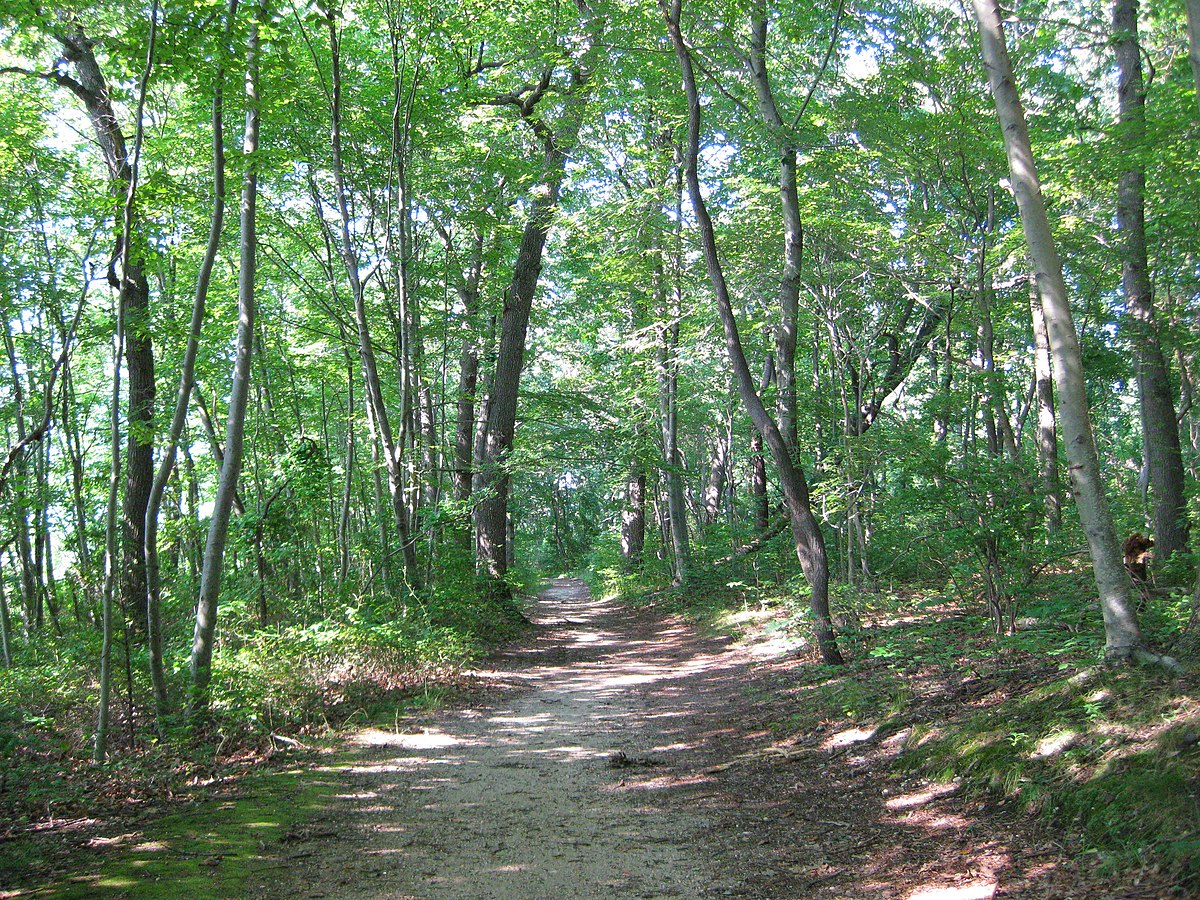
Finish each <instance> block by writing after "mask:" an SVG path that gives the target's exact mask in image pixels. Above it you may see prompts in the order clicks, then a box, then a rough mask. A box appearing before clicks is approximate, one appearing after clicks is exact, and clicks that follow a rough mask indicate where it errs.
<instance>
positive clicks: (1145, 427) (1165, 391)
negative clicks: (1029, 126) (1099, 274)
mask: <svg viewBox="0 0 1200 900" xmlns="http://www.w3.org/2000/svg"><path fill="white" fill-rule="evenodd" d="M1113 43H1114V47H1115V52H1116V57H1117V68H1118V70H1119V76H1118V79H1117V97H1118V100H1119V103H1120V129H1121V130H1120V145H1121V147H1122V149H1123V154H1122V155H1123V156H1124V158H1125V160H1126V161H1127V168H1126V169H1125V171H1124V173H1123V174H1122V175H1121V179H1120V182H1119V183H1118V185H1117V228H1118V230H1119V233H1120V237H1121V251H1122V252H1121V283H1122V287H1123V289H1124V292H1125V310H1126V313H1127V315H1128V318H1129V323H1130V325H1131V326H1132V327H1131V329H1130V330H1131V332H1132V339H1133V344H1134V348H1135V353H1136V357H1137V384H1138V410H1139V412H1140V414H1141V422H1142V446H1143V448H1144V456H1145V461H1146V462H1145V464H1146V468H1147V470H1148V472H1149V476H1150V490H1151V495H1152V498H1153V509H1154V516H1153V518H1154V541H1155V554H1156V556H1157V557H1158V558H1159V559H1161V560H1162V561H1164V562H1165V561H1166V560H1168V559H1170V558H1171V557H1172V556H1173V555H1174V554H1176V553H1178V552H1181V551H1186V550H1187V543H1188V522H1187V501H1186V499H1185V498H1184V490H1183V488H1184V476H1183V456H1182V454H1181V452H1180V449H1179V425H1178V422H1177V419H1176V417H1175V402H1174V398H1173V397H1172V390H1171V379H1170V376H1169V374H1168V371H1167V360H1166V356H1165V354H1164V353H1163V348H1162V343H1161V341H1160V340H1159V334H1158V321H1157V319H1156V318H1155V314H1154V297H1153V288H1152V286H1151V282H1150V263H1149V260H1148V259H1147V254H1146V201H1145V191H1146V172H1145V168H1144V167H1143V166H1142V165H1141V164H1140V163H1139V162H1138V156H1139V154H1140V153H1141V152H1142V146H1143V145H1144V144H1145V140H1146V112H1145V106H1146V92H1145V86H1144V84H1143V79H1142V46H1141V41H1140V40H1139V38H1138V0H1116V2H1115V3H1114V4H1113Z"/></svg>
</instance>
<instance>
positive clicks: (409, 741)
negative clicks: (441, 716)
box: [354, 728, 463, 750]
mask: <svg viewBox="0 0 1200 900" xmlns="http://www.w3.org/2000/svg"><path fill="white" fill-rule="evenodd" d="M354 740H355V743H357V744H361V745H363V746H365V747H403V748H405V749H408V750H434V749H440V748H442V747H455V746H458V745H459V744H462V743H463V740H462V739H461V738H456V737H452V736H451V735H448V734H444V733H442V732H439V731H420V732H415V733H407V732H406V733H396V732H391V731H379V730H377V729H374V728H370V729H367V730H366V731H360V732H359V733H358V734H357V735H355V739H354Z"/></svg>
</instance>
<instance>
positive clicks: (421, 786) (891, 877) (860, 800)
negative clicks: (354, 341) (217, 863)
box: [250, 579, 1098, 900]
mask: <svg viewBox="0 0 1200 900" xmlns="http://www.w3.org/2000/svg"><path fill="white" fill-rule="evenodd" d="M532 618H533V619H534V622H535V623H536V625H537V626H538V628H537V633H536V636H535V637H534V638H532V639H531V640H530V641H528V642H527V643H525V644H523V645H521V646H519V647H517V648H515V649H513V650H510V651H509V652H507V653H506V654H503V655H501V656H499V657H497V658H496V659H495V660H494V661H493V665H494V666H495V669H494V671H492V672H485V673H482V674H483V676H484V677H486V678H488V679H490V680H491V681H492V682H493V683H494V684H495V686H496V689H495V690H492V691H488V692H485V696H486V697H487V698H488V699H487V700H486V702H485V704H484V705H477V706H472V707H469V708H460V709H454V710H448V711H445V712H442V713H439V714H437V715H436V716H433V717H431V719H430V720H429V722H428V723H427V724H426V725H424V726H423V727H420V728H410V729H409V731H408V732H404V729H403V728H402V729H401V733H398V734H397V733H392V732H383V731H370V732H365V733H363V734H361V735H360V736H359V741H358V743H359V747H358V749H357V751H356V753H355V755H354V758H353V761H352V762H351V763H350V764H348V765H347V764H345V761H344V760H343V764H341V765H338V766H334V767H330V768H329V769H327V770H325V775H324V777H328V778H330V779H332V780H333V781H334V782H335V785H336V791H335V793H336V796H337V799H336V800H335V801H334V804H333V805H332V806H331V808H329V809H328V810H327V811H326V812H325V813H324V814H323V816H322V817H321V818H320V819H319V820H318V821H316V822H314V823H313V824H311V825H310V826H308V827H306V828H304V829H300V830H299V831H298V832H296V833H295V834H293V835H290V836H289V838H290V839H289V841H288V843H287V845H286V846H287V850H286V853H285V858H284V859H282V860H280V859H276V860H275V861H274V862H275V863H276V865H274V866H272V870H271V872H270V873H269V880H267V878H266V877H265V876H264V878H262V879H259V880H258V881H257V884H256V883H255V882H254V881H253V880H252V882H251V885H250V887H251V889H252V893H251V896H257V897H259V898H284V897H286V898H294V897H295V898H298V897H306V898H307V897H313V898H317V897H325V898H421V900H425V898H462V900H467V898H471V900H475V898H492V900H516V898H520V900H564V898H565V900H586V898H608V900H623V898H651V897H664V898H665V897H686V898H716V897H755V898H788V897H795V898H801V897H804V898H808V897H813V898H818V897H828V898H835V897H837V898H841V897H862V898H868V897H870V898H877V897H896V898H905V900H977V898H986V897H993V896H1006V897H1008V896H1030V897H1033V896H1038V897H1041V896H1063V897H1067V896H1072V893H1071V892H1070V891H1069V890H1068V891H1067V892H1065V893H1060V892H1058V891H1057V889H1054V888H1053V884H1052V882H1054V881H1059V880H1058V879H1054V878H1051V879H1050V880H1049V882H1047V881H1046V880H1044V879H1043V880H1040V882H1039V879H1037V878H1032V877H1030V876H1035V875H1037V874H1038V872H1039V871H1045V870H1046V866H1045V864H1046V863H1047V861H1048V860H1049V861H1052V858H1053V857H1054V856H1056V855H1058V854H1060V852H1061V851H1060V848H1056V847H1053V846H1050V847H1041V848H1037V847H1031V846H1029V845H1030V844H1031V843H1032V838H1030V837H1029V836H1028V835H1027V834H1025V833H1020V834H1018V833H1017V832H1015V831H1013V830H1012V829H1011V828H1009V827H1008V826H1006V825H1005V824H1003V823H1002V822H998V821H997V817H995V816H994V815H990V814H987V813H986V812H985V811H983V810H981V809H979V808H977V807H968V806H966V805H964V804H963V803H960V802H958V801H957V800H956V799H955V798H954V796H953V791H952V790H951V789H949V788H943V789H934V790H926V787H927V786H924V785H905V784H902V783H898V782H897V781H896V780H895V778H893V777H892V776H890V775H887V774H886V772H885V769H884V767H883V765H882V764H879V765H878V771H875V769H876V768H877V765H876V763H875V762H874V760H875V759H876V756H877V755H878V754H879V753H881V752H883V751H882V748H878V747H872V746H871V745H870V742H869V741H868V740H866V739H864V738H863V736H861V735H855V734H847V733H842V734H839V735H819V736H813V737H812V743H811V744H804V743H800V744H797V743H792V744H790V745H786V746H781V745H780V742H779V737H780V735H778V734H775V733H773V732H772V731H771V730H770V729H769V728H768V727H766V726H767V723H770V722H774V721H779V720H780V718H782V717H784V716H785V715H786V706H785V705H784V704H785V703H786V698H783V699H781V697H780V695H779V693H778V692H777V691H776V690H774V687H775V685H774V683H772V684H768V683H767V681H766V679H769V678H774V677H776V676H777V674H778V673H772V672H770V671H769V668H770V667H769V666H767V667H764V666H758V667H753V666H752V665H751V664H752V659H751V657H750V655H749V654H748V653H747V652H746V651H744V650H740V649H737V648H734V647H731V646H730V645H729V642H728V641H727V640H725V639H722V638H714V637H705V636H702V635H699V634H698V633H697V632H696V631H695V630H694V629H693V628H691V627H690V626H688V625H686V624H684V623H681V622H680V621H677V620H667V621H662V620H661V618H659V617H657V616H656V615H655V613H654V612H653V611H645V610H643V611H636V610H629V609H625V608H618V607H615V606H611V605H606V604H604V603H601V602H598V601H595V600H592V599H590V598H589V597H588V594H587V591H586V588H585V587H584V585H583V584H582V583H581V582H578V581H572V580H565V579H563V580H558V581H555V582H553V583H552V585H551V586H550V587H549V589H548V590H546V591H545V592H544V593H543V594H542V596H541V598H540V599H539V602H538V603H537V604H536V605H535V608H534V609H533V611H532ZM1014 846H1023V848H1024V849H1022V850H1021V851H1020V854H1018V853H1017V852H1016V851H1015V850H1014V849H1013V848H1014ZM1018 855H1019V856H1020V860H1018V859H1017V857H1018ZM1026 856H1028V861H1027V862H1028V864H1026V860H1025V857H1026ZM1039 867H1041V869H1039ZM1050 868H1051V869H1052V868H1053V866H1051V867H1050ZM1002 881H1003V882H1005V885H1004V886H1003V887H1002V886H1001V882H1002ZM1059 883H1060V884H1061V883H1062V882H1061V881H1059ZM1078 896H1084V895H1082V894H1081V895H1078ZM1087 896H1098V895H1095V894H1087Z"/></svg>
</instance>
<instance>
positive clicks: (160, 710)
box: [145, 0, 237, 731]
mask: <svg viewBox="0 0 1200 900" xmlns="http://www.w3.org/2000/svg"><path fill="white" fill-rule="evenodd" d="M236 15H237V0H230V3H229V8H228V11H227V13H226V21H225V33H224V40H223V41H222V47H226V46H228V44H229V34H230V31H231V30H232V28H233V20H234V17H235V16H236ZM224 80H225V70H224V66H223V65H222V63H221V62H220V57H219V56H218V62H217V65H216V70H215V71H214V73H213V99H212V132H213V133H212V153H213V156H212V165H213V197H212V215H211V218H210V221H209V229H208V245H207V246H206V247H205V250H204V256H203V257H202V258H201V260H200V269H199V271H198V272H197V274H196V295H195V299H194V300H193V301H192V318H191V322H190V323H189V328H188V339H187V347H186V348H185V350H184V353H183V363H182V371H181V372H180V375H179V390H178V392H177V393H176V398H175V413H174V415H173V416H172V418H171V428H170V431H169V432H168V433H167V437H166V442H165V444H164V447H163V458H162V461H161V462H160V463H159V467H158V472H157V474H156V475H155V477H154V483H153V484H152V485H151V487H150V497H149V500H148V502H147V505H146V522H145V534H146V548H145V553H146V623H147V629H146V643H147V647H148V650H149V654H150V680H151V684H152V685H153V689H154V709H155V716H156V719H157V721H158V727H159V730H160V731H161V730H162V726H163V720H164V718H165V717H166V714H167V679H166V673H165V671H164V669H163V646H162V602H161V598H162V583H161V579H160V577H159V562H158V514H159V510H160V509H161V507H162V499H163V492H164V491H165V490H166V487H167V480H168V479H169V478H170V477H171V471H172V469H174V468H175V456H176V453H177V451H178V448H179V438H180V436H181V435H182V434H183V426H184V424H185V423H186V421H187V410H188V401H189V400H190V399H191V395H192V386H193V385H194V384H195V372H196V356H197V354H198V353H199V350H200V331H201V328H202V327H203V325H204V308H205V305H206V303H207V301H208V286H209V283H210V282H211V280H212V271H213V267H214V265H215V264H216V261H217V253H218V251H219V250H220V248H221V231H222V227H223V225H224V222H225V132H224V124H225V120H224V91H223V84H224Z"/></svg>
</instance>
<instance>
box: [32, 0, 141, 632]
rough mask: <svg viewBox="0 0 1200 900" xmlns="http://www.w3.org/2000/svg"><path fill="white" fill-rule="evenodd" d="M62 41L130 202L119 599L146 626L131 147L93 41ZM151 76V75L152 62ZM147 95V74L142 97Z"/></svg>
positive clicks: (125, 232) (68, 83)
mask: <svg viewBox="0 0 1200 900" xmlns="http://www.w3.org/2000/svg"><path fill="white" fill-rule="evenodd" d="M157 15H158V6H157V4H155V6H154V11H153V14H152V17H151V18H152V20H153V21H154V22H155V23H156V22H157ZM57 40H58V41H59V43H60V44H62V46H63V58H64V59H65V60H66V61H67V62H68V63H70V64H71V66H72V68H73V69H74V72H75V75H76V76H77V77H76V78H72V77H70V76H69V75H67V74H66V73H65V72H64V71H59V72H57V74H56V80H57V81H58V83H59V84H61V85H62V86H64V87H66V88H68V89H69V90H71V91H72V92H73V93H74V94H75V95H76V96H77V97H79V99H80V100H82V101H83V104H84V106H85V108H86V109H87V113H88V118H89V119H90V120H91V123H92V128H93V130H94V131H95V133H96V138H97V143H98V144H99V145H100V149H101V152H102V154H103V156H104V161H105V164H106V166H107V168H108V179H109V189H110V191H111V192H112V193H113V195H114V196H115V197H118V198H119V199H121V200H122V201H124V202H125V205H126V209H127V212H126V215H125V221H124V222H123V224H122V229H121V233H120V234H119V235H118V237H117V244H116V249H115V251H114V254H113V261H112V265H111V266H110V269H109V282H110V283H111V284H112V285H113V287H114V288H116V289H117V291H118V292H119V296H120V303H121V307H122V310H123V313H124V316H125V324H126V336H125V364H126V367H127V370H128V387H127V391H128V398H127V399H128V403H127V410H126V419H127V428H128V437H127V447H126V456H127V464H126V475H125V493H124V500H123V505H122V526H121V547H122V563H121V576H120V581H121V606H122V608H123V609H124V611H125V614H126V616H127V617H128V618H129V620H130V621H132V622H133V623H134V625H135V627H136V628H138V629H140V630H144V628H145V626H146V603H145V599H146V556H145V522H146V505H147V503H148V501H149V498H150V485H151V482H152V481H153V480H154V443H153V435H154V424H153V420H154V350H153V347H152V345H151V342H150V285H149V283H148V282H147V280H146V276H145V273H144V271H143V268H142V260H141V254H142V251H141V248H135V246H134V245H135V243H136V242H137V239H136V236H135V228H134V219H135V217H134V215H133V196H132V186H133V181H134V178H135V170H134V166H133V165H131V160H130V158H129V155H128V153H127V151H126V145H125V137H124V135H123V133H122V131H121V126H120V124H119V123H118V121H117V116H116V112H115V110H114V108H113V104H112V99H111V94H110V92H109V88H108V83H107V81H106V80H105V78H104V75H103V73H102V72H101V71H100V66H99V63H97V61H96V56H95V53H94V52H93V47H94V46H95V42H94V41H93V40H92V39H91V38H89V37H88V36H87V35H85V34H84V33H83V31H82V30H79V29H77V30H76V31H75V32H74V33H73V34H70V35H59V36H57ZM151 52H153V48H151ZM145 75H146V77H148V75H149V70H148V68H147V71H146V73H145ZM144 96H145V82H144V81H143V84H142V98H143V100H144ZM139 107H140V104H139ZM138 127H139V128H140V119H139V120H138ZM118 268H119V269H120V271H119V272H118V271H117V270H118Z"/></svg>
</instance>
